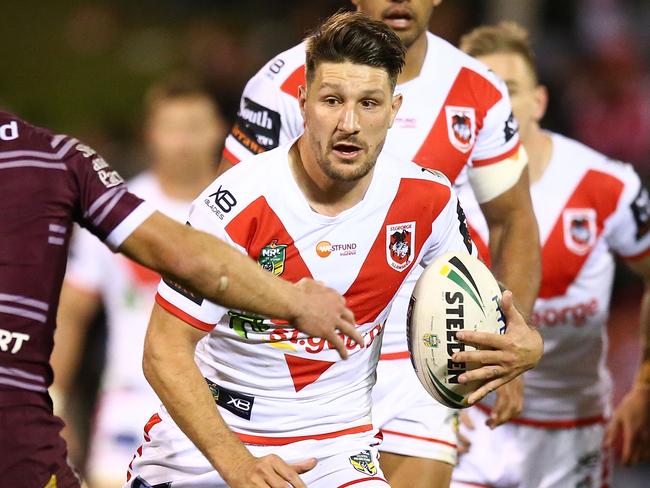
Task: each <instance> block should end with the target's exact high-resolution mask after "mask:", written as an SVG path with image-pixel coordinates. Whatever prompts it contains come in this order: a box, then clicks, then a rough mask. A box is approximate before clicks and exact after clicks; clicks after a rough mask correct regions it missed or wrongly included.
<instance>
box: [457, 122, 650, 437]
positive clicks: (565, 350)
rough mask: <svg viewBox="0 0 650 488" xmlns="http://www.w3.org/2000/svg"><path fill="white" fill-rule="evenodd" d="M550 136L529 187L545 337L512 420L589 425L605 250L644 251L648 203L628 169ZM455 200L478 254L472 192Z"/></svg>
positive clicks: (602, 338)
mask: <svg viewBox="0 0 650 488" xmlns="http://www.w3.org/2000/svg"><path fill="white" fill-rule="evenodd" d="M551 137H552V142H553V153H552V157H551V160H550V163H549V165H548V167H547V169H546V170H545V172H544V174H543V175H542V177H541V179H540V180H539V181H537V182H535V183H534V184H533V185H531V188H530V193H531V197H532V200H533V207H534V210H535V214H536V216H537V222H538V225H539V233H540V240H541V243H542V282H541V289H540V292H539V298H538V299H537V301H536V302H535V307H534V312H533V322H534V323H535V324H536V325H537V326H538V327H539V329H540V331H541V333H542V335H543V337H544V355H543V356H542V360H541V361H540V363H539V365H538V366H537V367H536V368H535V369H533V370H531V371H529V372H528V373H526V377H525V384H526V390H525V398H526V401H525V406H524V411H523V413H522V415H521V417H520V418H519V419H518V420H519V421H520V422H523V423H526V422H527V421H530V422H532V423H533V425H541V426H544V425H547V426H550V427H552V426H554V425H556V426H558V427H562V426H569V425H574V424H575V422H576V421H577V422H578V425H582V424H583V423H585V422H587V423H588V422H589V421H594V422H597V421H600V420H602V416H607V415H608V413H609V412H608V409H609V392H610V387H611V380H610V375H609V372H608V371H607V368H606V349H607V335H606V334H607V331H606V328H605V326H606V322H607V318H608V312H609V301H610V295H611V291H612V281H613V277H614V265H615V263H614V258H613V256H612V253H616V254H618V255H620V256H621V257H623V258H624V259H630V260H634V259H638V258H640V257H643V256H645V255H646V254H648V253H650V232H648V230H649V229H650V202H649V200H648V194H647V192H646V190H645V189H644V188H643V186H642V185H641V182H640V180H639V177H638V176H637V174H636V173H635V172H634V170H633V169H632V167H631V166H629V165H626V164H622V163H620V162H617V161H612V160H610V159H607V158H606V157H605V156H603V155H602V154H599V153H597V152H595V151H593V150H591V149H589V148H588V147H586V146H584V145H582V144H580V143H578V142H576V141H573V140H571V139H567V138H566V137H563V136H560V135H558V134H551ZM461 193H462V195H461V196H460V198H461V199H462V201H463V204H464V208H465V210H466V212H467V218H468V222H469V225H470V229H471V231H472V233H473V236H474V239H475V241H476V242H477V246H478V247H479V249H480V248H481V247H483V246H484V245H485V242H487V234H488V232H487V225H486V224H485V220H484V219H483V216H482V214H481V212H480V210H479V208H478V205H476V202H475V201H474V202H473V203H472V201H471V200H472V195H471V194H469V192H466V193H463V192H461ZM483 248H484V247H483ZM488 403H489V402H488ZM515 421H517V420H515Z"/></svg>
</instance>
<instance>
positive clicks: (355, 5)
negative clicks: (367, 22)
mask: <svg viewBox="0 0 650 488" xmlns="http://www.w3.org/2000/svg"><path fill="white" fill-rule="evenodd" d="M350 2H351V3H352V5H354V7H355V8H356V9H357V10H360V7H359V0H350Z"/></svg>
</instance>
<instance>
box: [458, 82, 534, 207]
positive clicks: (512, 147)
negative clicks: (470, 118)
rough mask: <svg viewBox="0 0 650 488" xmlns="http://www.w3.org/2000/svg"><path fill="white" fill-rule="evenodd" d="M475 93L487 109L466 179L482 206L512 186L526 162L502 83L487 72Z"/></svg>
mask: <svg viewBox="0 0 650 488" xmlns="http://www.w3.org/2000/svg"><path fill="white" fill-rule="evenodd" d="M475 90H476V91H477V96H478V95H480V93H482V92H485V95H484V96H481V99H482V100H484V101H485V102H486V103H487V104H488V105H487V106H486V107H485V109H484V110H485V115H484V117H483V121H482V126H481V127H480V130H479V131H478V134H477V137H476V145H475V146H474V150H473V152H472V156H471V165H470V166H469V168H468V176H469V181H470V184H471V186H472V189H473V190H474V193H475V195H476V198H477V200H478V201H479V203H484V202H487V201H489V200H491V199H493V198H495V197H497V196H499V195H500V194H501V193H503V192H505V191H506V190H508V189H509V188H510V187H512V186H513V185H514V184H515V183H516V181H517V180H518V179H519V175H520V174H521V171H522V170H523V168H524V167H525V165H526V163H527V162H528V158H527V156H526V154H525V152H524V151H523V148H522V146H521V144H520V141H519V125H518V124H517V121H516V119H515V118H514V116H513V113H512V106H511V103H510V97H509V95H508V90H507V87H506V85H505V83H503V82H502V81H501V80H499V79H498V78H497V77H496V76H495V75H494V74H493V73H492V72H487V73H486V78H484V79H483V83H482V84H478V83H477V87H476V88H475Z"/></svg>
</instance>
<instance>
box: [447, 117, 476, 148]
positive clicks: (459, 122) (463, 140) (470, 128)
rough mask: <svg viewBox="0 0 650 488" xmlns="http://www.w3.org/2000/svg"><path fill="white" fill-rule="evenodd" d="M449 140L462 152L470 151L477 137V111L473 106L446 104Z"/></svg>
mask: <svg viewBox="0 0 650 488" xmlns="http://www.w3.org/2000/svg"><path fill="white" fill-rule="evenodd" d="M445 113H446V114H447V133H448V134H449V142H451V144H452V146H454V147H455V148H456V149H458V150H459V151H460V152H464V153H466V152H468V151H469V150H470V149H472V147H473V146H474V140H475V139H476V134H475V132H476V112H475V111H474V109H473V108H471V107H453V106H446V107H445Z"/></svg>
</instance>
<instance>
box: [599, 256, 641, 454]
mask: <svg viewBox="0 0 650 488" xmlns="http://www.w3.org/2000/svg"><path fill="white" fill-rule="evenodd" d="M628 265H629V266H630V268H631V269H632V270H633V271H635V272H636V273H638V274H639V275H640V276H641V277H642V278H643V283H644V292H643V297H642V299H641V315H640V321H641V340H640V343H641V364H640V366H639V370H638V372H637V377H636V381H635V382H634V384H633V385H632V388H631V389H630V391H628V392H627V394H626V395H625V397H624V398H623V400H622V401H621V403H620V404H619V406H618V407H617V408H616V410H615V411H614V415H613V417H612V420H611V422H610V424H609V427H608V432H607V441H608V443H609V444H610V445H612V444H613V443H614V442H615V441H616V440H617V438H619V437H621V436H622V452H621V460H622V461H623V463H624V464H636V463H639V462H642V461H647V460H650V257H645V258H643V259H641V260H640V261H630V262H628Z"/></svg>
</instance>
